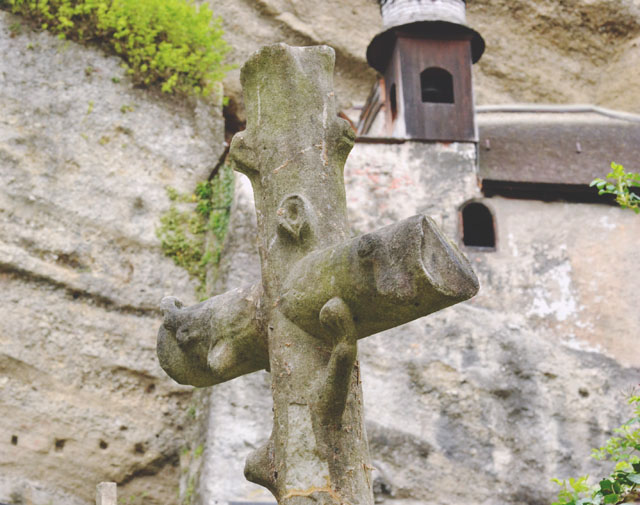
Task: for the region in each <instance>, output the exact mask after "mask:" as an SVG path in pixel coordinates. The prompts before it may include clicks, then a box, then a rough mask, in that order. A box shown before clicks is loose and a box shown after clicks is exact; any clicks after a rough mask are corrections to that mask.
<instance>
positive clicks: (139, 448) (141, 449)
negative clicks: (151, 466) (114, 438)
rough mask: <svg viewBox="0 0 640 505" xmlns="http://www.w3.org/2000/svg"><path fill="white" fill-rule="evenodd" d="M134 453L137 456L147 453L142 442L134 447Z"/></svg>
mask: <svg viewBox="0 0 640 505" xmlns="http://www.w3.org/2000/svg"><path fill="white" fill-rule="evenodd" d="M133 452H135V453H136V454H144V453H145V452H146V449H145V448H144V444H143V443H142V442H138V443H137V444H136V445H134V446H133Z"/></svg>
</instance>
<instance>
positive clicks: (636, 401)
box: [553, 395, 640, 505]
mask: <svg viewBox="0 0 640 505" xmlns="http://www.w3.org/2000/svg"><path fill="white" fill-rule="evenodd" d="M629 404H631V405H633V406H634V411H633V415H632V417H631V418H630V419H629V420H628V421H627V422H625V423H624V424H623V425H622V426H621V427H620V428H617V429H616V430H615V432H616V434H617V436H614V437H612V438H610V439H609V440H608V441H607V443H606V444H605V445H604V447H601V448H599V449H594V450H593V457H594V458H596V459H609V460H611V461H613V462H615V467H614V470H613V472H612V473H611V475H609V477H606V478H604V479H602V480H600V482H599V483H598V484H597V485H595V486H590V485H589V484H588V483H587V479H588V477H587V476H584V477H580V478H578V479H573V478H572V479H569V481H568V482H567V481H560V480H558V479H553V480H554V482H556V483H557V484H559V485H560V486H562V489H561V490H560V493H559V494H558V500H557V501H555V502H554V503H553V505H603V504H618V503H626V502H630V501H636V500H640V496H638V490H640V396H637V395H633V396H631V398H630V399H629Z"/></svg>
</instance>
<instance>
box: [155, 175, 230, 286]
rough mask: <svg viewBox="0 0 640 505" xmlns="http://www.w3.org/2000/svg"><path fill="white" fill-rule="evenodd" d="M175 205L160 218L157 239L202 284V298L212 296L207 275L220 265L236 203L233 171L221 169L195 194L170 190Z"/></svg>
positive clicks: (173, 258) (169, 255)
mask: <svg viewBox="0 0 640 505" xmlns="http://www.w3.org/2000/svg"><path fill="white" fill-rule="evenodd" d="M167 196H168V197H169V199H170V200H171V201H172V204H171V206H170V207H169V209H168V210H167V211H166V212H165V213H164V214H163V215H162V216H161V217H160V226H159V227H158V228H157V229H156V235H157V237H158V238H159V239H160V242H161V245H162V250H163V251H164V253H165V255H166V256H168V257H170V258H171V259H172V260H173V261H174V263H175V264H176V265H178V266H180V267H182V268H184V269H185V270H186V271H187V272H189V274H190V275H191V276H192V277H194V278H196V279H197V280H198V281H199V284H198V288H197V292H198V295H199V296H200V297H201V298H206V296H207V295H208V294H209V292H208V286H207V271H208V270H209V269H211V268H216V267H217V265H218V264H219V263H220V254H221V252H222V244H223V242H224V237H225V235H226V233H227V228H228V224H229V214H230V210H231V201H232V199H233V171H232V170H231V168H229V167H228V166H227V165H223V166H222V167H221V168H220V171H219V172H218V174H217V175H216V176H215V177H214V178H213V179H211V180H210V181H203V182H199V183H198V184H197V185H196V187H195V189H194V191H193V192H192V193H190V194H189V193H180V192H178V191H177V190H176V189H174V188H171V187H167Z"/></svg>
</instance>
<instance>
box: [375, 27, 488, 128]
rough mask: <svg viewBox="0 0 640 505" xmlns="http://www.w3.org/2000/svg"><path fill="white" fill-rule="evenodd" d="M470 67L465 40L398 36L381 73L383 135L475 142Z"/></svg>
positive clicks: (467, 41) (467, 45) (467, 46)
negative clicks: (384, 117)
mask: <svg viewBox="0 0 640 505" xmlns="http://www.w3.org/2000/svg"><path fill="white" fill-rule="evenodd" d="M471 65H472V61H471V48H470V41H469V40H464V39H463V40H450V39H449V40H442V39H425V38H419V37H415V36H411V35H404V34H402V33H399V34H398V36H397V39H396V43H395V47H394V49H393V53H392V56H391V60H390V61H389V64H388V66H387V71H386V72H385V82H386V95H387V96H386V103H387V105H388V107H387V112H388V114H387V131H388V133H389V135H391V136H394V137H405V138H414V139H426V140H441V141H476V140H477V132H476V126H475V115H474V103H473V87H472V76H471ZM394 86H395V88H394ZM394 89H395V95H396V97H395V107H394V106H393V103H394V100H393V98H392V93H393V90H394ZM392 109H395V110H396V113H395V115H394V114H393V112H392ZM393 116H395V117H393Z"/></svg>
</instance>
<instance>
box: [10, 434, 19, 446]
mask: <svg viewBox="0 0 640 505" xmlns="http://www.w3.org/2000/svg"><path fill="white" fill-rule="evenodd" d="M11 445H18V436H17V435H11Z"/></svg>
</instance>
